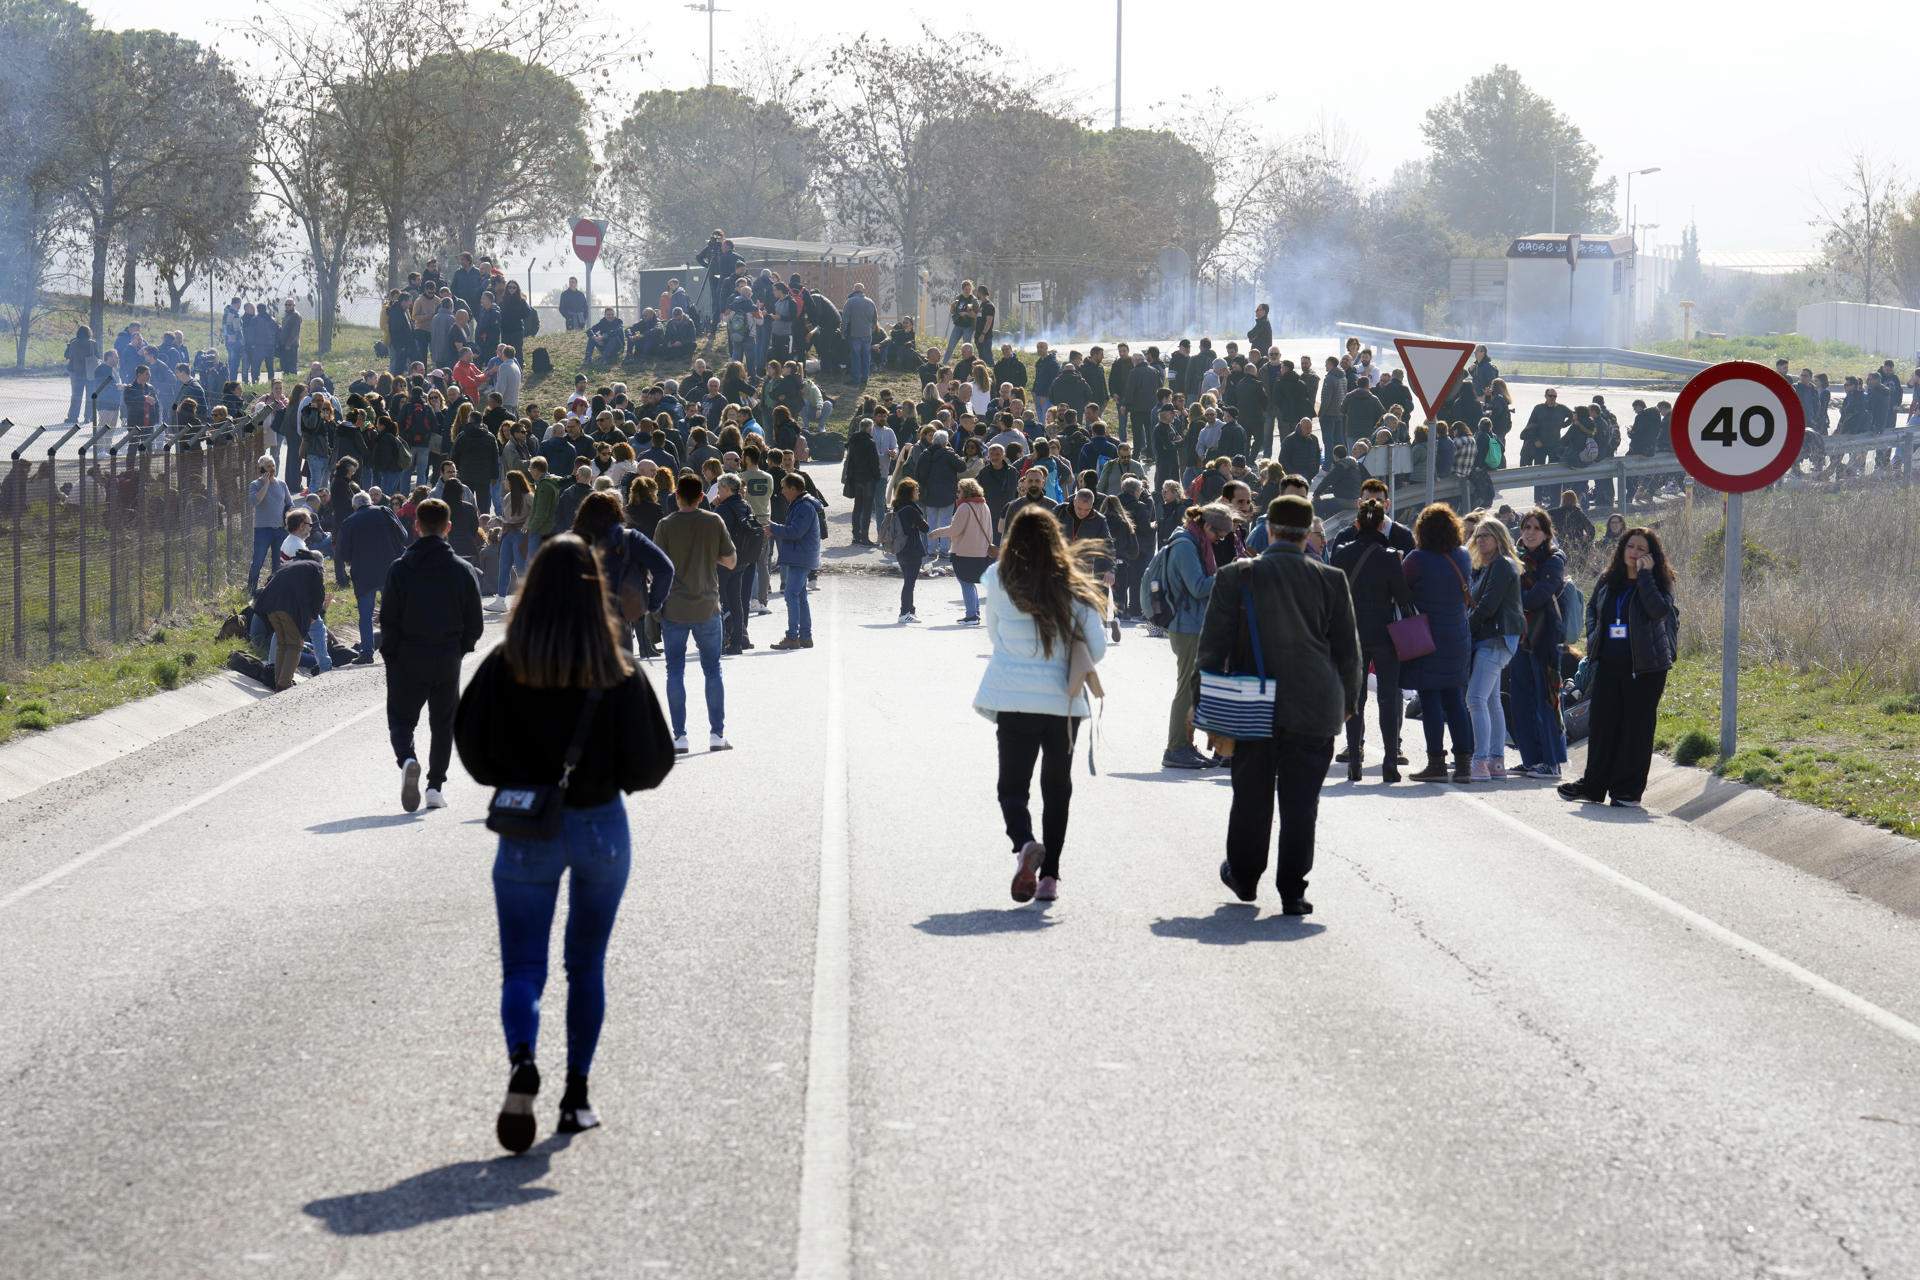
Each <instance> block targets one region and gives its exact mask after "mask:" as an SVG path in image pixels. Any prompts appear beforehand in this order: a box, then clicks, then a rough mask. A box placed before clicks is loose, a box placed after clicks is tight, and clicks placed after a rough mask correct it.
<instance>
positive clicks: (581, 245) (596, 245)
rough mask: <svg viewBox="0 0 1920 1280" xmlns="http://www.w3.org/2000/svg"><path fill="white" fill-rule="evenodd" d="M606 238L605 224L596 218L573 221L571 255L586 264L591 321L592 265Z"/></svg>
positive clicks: (588, 311)
mask: <svg viewBox="0 0 1920 1280" xmlns="http://www.w3.org/2000/svg"><path fill="white" fill-rule="evenodd" d="M606 238H607V224H606V223H605V222H604V221H602V220H600V219H596V218H575V219H574V220H573V235H572V240H573V255H574V257H576V258H578V259H580V261H582V262H584V263H586V264H587V288H586V294H587V319H588V320H592V319H593V264H594V263H595V262H596V261H598V260H599V258H600V249H601V246H602V244H603V242H604V241H605V240H606Z"/></svg>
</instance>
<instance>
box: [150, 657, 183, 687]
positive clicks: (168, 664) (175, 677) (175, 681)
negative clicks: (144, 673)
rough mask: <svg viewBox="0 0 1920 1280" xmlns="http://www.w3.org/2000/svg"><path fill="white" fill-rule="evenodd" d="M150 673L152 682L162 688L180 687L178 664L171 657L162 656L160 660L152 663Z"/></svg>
mask: <svg viewBox="0 0 1920 1280" xmlns="http://www.w3.org/2000/svg"><path fill="white" fill-rule="evenodd" d="M151 674H152V675H153V682H154V683H155V684H157V685H159V686H160V687H161V688H162V689H178V688H179V687H180V664H179V663H178V662H175V661H174V660H173V659H172V658H162V659H160V661H158V662H156V663H154V664H153V667H152V668H151Z"/></svg>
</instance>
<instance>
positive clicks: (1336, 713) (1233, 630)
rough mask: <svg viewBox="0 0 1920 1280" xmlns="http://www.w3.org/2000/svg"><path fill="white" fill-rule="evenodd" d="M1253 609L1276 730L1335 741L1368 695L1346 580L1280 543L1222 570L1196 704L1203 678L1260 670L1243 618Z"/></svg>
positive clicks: (1205, 629)
mask: <svg viewBox="0 0 1920 1280" xmlns="http://www.w3.org/2000/svg"><path fill="white" fill-rule="evenodd" d="M1378 558H1379V557H1378V556H1376V557H1375V559H1378ZM1368 568H1369V570H1371V568H1372V566H1371V565H1369V566H1368ZM1249 606H1250V607H1252V608H1254V609H1255V610H1257V615H1256V616H1257V619H1258V623H1259V630H1260V649H1261V653H1262V655H1263V657H1264V659H1265V664H1266V670H1267V674H1268V675H1269V676H1272V677H1274V678H1275V679H1276V681H1277V683H1278V691H1277V694H1276V696H1275V698H1274V702H1273V724H1274V729H1275V730H1276V731H1277V732H1282V733H1292V734H1302V735H1305V736H1308V737H1313V738H1331V737H1332V736H1333V735H1334V734H1336V733H1338V732H1339V731H1340V728H1341V726H1342V725H1344V724H1345V723H1346V721H1347V717H1348V716H1349V715H1351V714H1353V712H1354V710H1355V709H1356V708H1357V707H1358V706H1359V705H1360V694H1361V691H1362V690H1364V689H1365V688H1366V664H1365V663H1364V662H1363V661H1361V654H1360V637H1359V633H1358V632H1357V631H1356V630H1355V628H1354V615H1353V596H1352V594H1351V592H1350V591H1349V590H1348V588H1347V579H1346V575H1345V574H1343V573H1341V572H1340V570H1338V569H1336V568H1334V567H1333V566H1332V565H1330V564H1324V563H1322V562H1321V561H1319V560H1315V559H1312V558H1311V557H1309V556H1307V555H1305V554H1303V553H1302V551H1301V549H1300V548H1299V547H1298V546H1295V545H1294V544H1292V543H1287V542H1280V543H1275V544H1274V545H1273V546H1271V547H1269V548H1268V549H1267V551H1266V553H1265V554H1264V555H1262V556H1261V557H1260V558H1259V559H1257V560H1236V561H1234V562H1233V563H1232V564H1225V565H1221V566H1220V573H1219V575H1218V576H1217V577H1215V578H1214V580H1213V594H1212V595H1211V596H1210V597H1209V598H1208V600H1207V614H1206V621H1205V622H1204V623H1203V624H1202V625H1201V629H1200V651H1199V655H1198V661H1197V663H1196V664H1195V666H1196V669H1197V670H1196V674H1195V676H1194V693H1195V698H1196V700H1197V699H1198V694H1199V683H1200V680H1199V676H1198V674H1197V672H1198V671H1234V672H1251V671H1253V670H1254V663H1253V655H1252V648H1251V645H1250V644H1249V640H1248V635H1249V632H1248V628H1247V625H1246V622H1245V621H1244V619H1243V618H1242V616H1241V611H1242V609H1243V608H1244V607H1249Z"/></svg>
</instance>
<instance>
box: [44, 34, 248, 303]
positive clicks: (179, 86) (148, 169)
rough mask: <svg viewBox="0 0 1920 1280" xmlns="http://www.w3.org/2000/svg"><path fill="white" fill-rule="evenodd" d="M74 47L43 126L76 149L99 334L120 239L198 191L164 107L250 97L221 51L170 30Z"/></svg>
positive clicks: (189, 107)
mask: <svg viewBox="0 0 1920 1280" xmlns="http://www.w3.org/2000/svg"><path fill="white" fill-rule="evenodd" d="M73 48H74V56H73V58H72V61H71V66H70V68H69V69H68V74H65V75H64V76H63V81H62V85H61V91H60V92H58V93H54V94H51V95H49V96H48V97H47V98H46V99H45V106H46V114H47V117H48V118H47V120H46V122H45V123H44V124H42V125H41V126H40V127H42V128H51V129H53V130H55V131H57V132H58V134H59V135H60V136H61V137H63V138H65V139H66V141H67V143H68V145H69V146H70V147H71V157H72V158H71V162H70V167H68V168H66V169H65V170H64V173H63V177H64V180H65V185H66V190H67V194H68V195H69V196H70V198H71V199H72V200H73V201H74V203H75V204H76V205H78V206H79V208H80V209H81V210H82V211H83V213H84V215H85V218H86V221H87V230H88V236H89V240H90V242H91V249H92V262H93V270H92V278H91V291H90V293H91V300H92V305H91V313H90V314H91V317H92V321H93V327H94V330H95V332H96V333H98V332H99V330H100V328H101V326H102V324H103V323H104V321H105V314H106V296H107V259H108V255H109V252H110V251H111V249H112V247H113V244H114V242H115V240H116V239H118V238H120V237H122V236H123V235H124V234H125V232H126V231H127V229H128V227H129V226H130V225H131V224H133V223H134V222H135V221H136V220H138V219H141V218H146V217H150V216H152V215H153V214H154V213H156V212H157V211H160V210H164V209H175V210H179V211H181V212H182V213H183V214H185V213H186V212H188V211H190V210H191V208H192V203H193V199H194V194H195V193H194V189H193V187H192V186H191V185H190V184H187V183H183V182H181V181H179V172H178V171H179V164H180V161H179V157H178V156H177V155H176V154H175V153H174V151H173V150H172V149H171V148H169V147H166V146H162V145H160V143H159V139H158V138H156V136H155V131H154V125H153V111H154V104H155V103H161V102H164V103H166V104H167V105H168V109H169V110H172V111H176V112H179V113H180V114H181V115H183V116H185V117H187V118H199V117H200V116H201V115H202V114H210V113H219V112H225V111H229V110H231V108H232V105H233V104H234V103H235V102H237V101H238V100H239V99H240V98H241V97H242V94H241V91H240V86H239V82H238V81H237V80H236V78H235V77H234V75H233V73H232V71H231V70H229V69H228V67H227V66H226V64H225V63H224V62H222V61H221V59H220V57H219V55H217V54H215V53H214V52H212V51H211V50H208V49H203V48H201V47H200V46H199V45H197V44H195V43H194V42H193V41H191V40H183V39H181V38H180V37H178V36H174V35H169V34H167V33H166V32H162V31H92V32H89V33H87V34H86V36H85V37H84V38H83V39H81V40H79V41H77V42H76V43H75V44H74V46H73ZM103 336H104V335H103Z"/></svg>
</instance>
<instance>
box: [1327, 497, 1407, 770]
mask: <svg viewBox="0 0 1920 1280" xmlns="http://www.w3.org/2000/svg"><path fill="white" fill-rule="evenodd" d="M1392 523H1393V522H1392V521H1390V520H1388V519H1387V508H1386V504H1385V503H1383V502H1381V501H1380V500H1379V499H1378V498H1368V499H1367V500H1366V501H1364V502H1362V503H1361V504H1360V512H1359V514H1358V515H1357V516H1356V517H1355V519H1354V522H1353V524H1352V526H1351V528H1352V529H1353V531H1354V533H1353V537H1351V538H1349V539H1348V540H1347V541H1345V542H1343V543H1338V544H1336V545H1335V546H1334V549H1333V555H1332V561H1333V566H1334V568H1336V569H1338V570H1340V571H1341V572H1342V573H1344V574H1346V575H1347V582H1348V583H1349V585H1350V586H1351V587H1352V590H1353V620H1354V624H1355V626H1356V627H1357V628H1358V630H1359V633H1360V649H1361V652H1362V654H1363V655H1364V656H1365V659H1366V661H1367V662H1369V663H1371V664H1372V666H1373V670H1374V675H1375V677H1376V678H1377V679H1378V680H1379V682H1380V693H1379V703H1380V742H1381V746H1382V750H1383V753H1384V754H1383V755H1382V758H1381V763H1380V780H1381V781H1382V782H1398V781H1400V769H1399V763H1400V712H1401V699H1400V656H1399V653H1398V652H1397V651H1396V650H1395V649H1394V647H1393V637H1392V636H1391V635H1389V634H1388V633H1387V625H1388V624H1389V623H1391V622H1394V621H1395V620H1396V619H1399V618H1405V617H1409V616H1411V615H1412V613H1413V593H1412V592H1411V591H1410V590H1408V588H1407V578H1406V574H1405V572H1404V570H1403V568H1402V565H1401V559H1400V552H1399V551H1398V550H1397V549H1395V548H1394V547H1393V546H1392V545H1391V544H1390V543H1389V542H1388V541H1387V533H1386V530H1387V527H1388V526H1389V525H1391V524H1392ZM1366 711H1367V691H1366V688H1365V686H1364V684H1363V685H1362V687H1361V690H1360V705H1359V707H1358V708H1357V709H1356V710H1355V711H1354V713H1353V715H1351V716H1349V717H1348V718H1347V749H1346V752H1345V753H1344V754H1343V755H1342V756H1341V757H1340V759H1342V760H1343V761H1345V762H1346V765H1347V780H1348V781H1349V782H1358V781H1360V766H1361V760H1362V757H1363V754H1364V752H1365V747H1366Z"/></svg>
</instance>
